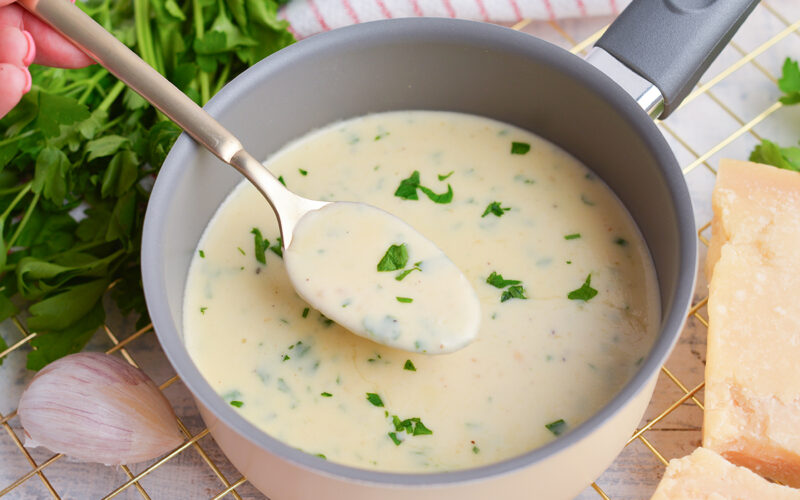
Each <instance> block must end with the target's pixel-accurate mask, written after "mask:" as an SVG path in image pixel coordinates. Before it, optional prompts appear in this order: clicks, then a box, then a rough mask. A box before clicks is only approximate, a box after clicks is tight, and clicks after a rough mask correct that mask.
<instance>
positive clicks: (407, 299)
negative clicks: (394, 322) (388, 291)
mask: <svg viewBox="0 0 800 500" xmlns="http://www.w3.org/2000/svg"><path fill="white" fill-rule="evenodd" d="M395 298H396V299H397V302H402V303H403V304H410V303H412V302H414V299H412V298H410V297H395Z"/></svg>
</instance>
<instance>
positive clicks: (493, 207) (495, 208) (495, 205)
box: [481, 201, 511, 218]
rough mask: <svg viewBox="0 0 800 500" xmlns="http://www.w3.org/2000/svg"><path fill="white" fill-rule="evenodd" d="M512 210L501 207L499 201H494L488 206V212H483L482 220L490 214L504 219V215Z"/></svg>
mask: <svg viewBox="0 0 800 500" xmlns="http://www.w3.org/2000/svg"><path fill="white" fill-rule="evenodd" d="M509 210H511V208H510V207H501V206H500V202H499V201H493V202H491V203H489V205H487V206H486V210H484V211H483V215H481V218H483V217H486V216H487V215H489V214H494V215H496V216H498V217H502V216H503V214H504V213H506V212H508V211H509Z"/></svg>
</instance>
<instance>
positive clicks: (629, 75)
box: [586, 47, 664, 118]
mask: <svg viewBox="0 0 800 500" xmlns="http://www.w3.org/2000/svg"><path fill="white" fill-rule="evenodd" d="M586 62H588V63H589V64H591V65H592V66H594V67H595V68H597V69H599V70H600V71H602V72H603V73H605V74H606V75H607V76H609V77H610V78H611V79H612V80H614V81H615V82H616V83H617V85H619V86H620V87H622V88H623V89H624V90H625V92H627V93H628V94H629V95H630V96H631V97H633V99H634V100H635V101H636V104H638V105H639V106H641V108H642V109H643V110H645V112H646V113H647V114H648V115H650V116H651V117H652V118H658V116H659V115H661V113H662V112H663V111H664V96H663V95H661V91H660V90H659V89H658V87H656V86H655V85H654V84H653V83H651V82H649V81H647V80H646V79H645V78H642V77H641V76H639V75H638V74H637V73H636V72H635V71H633V70H632V69H630V68H629V67H627V66H625V65H624V64H622V63H621V62H619V60H617V59H616V58H615V57H614V56H612V55H611V54H609V53H608V52H606V51H605V50H603V49H601V48H600V47H593V48H592V50H591V51H590V52H589V55H587V56H586Z"/></svg>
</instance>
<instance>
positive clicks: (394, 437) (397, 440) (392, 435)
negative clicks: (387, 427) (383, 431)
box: [389, 432, 403, 446]
mask: <svg viewBox="0 0 800 500" xmlns="http://www.w3.org/2000/svg"><path fill="white" fill-rule="evenodd" d="M389 437H390V438H391V439H392V441H393V442H394V444H395V445H397V446H400V444H401V443H402V442H403V441H402V440H401V439H400V438H398V437H397V433H396V432H390V433H389Z"/></svg>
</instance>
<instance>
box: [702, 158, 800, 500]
mask: <svg viewBox="0 0 800 500" xmlns="http://www.w3.org/2000/svg"><path fill="white" fill-rule="evenodd" d="M712 203H713V207H714V221H713V225H712V237H711V246H710V249H709V255H708V261H707V268H706V271H707V273H708V275H709V277H710V284H709V292H710V293H709V300H708V316H709V330H708V351H707V362H706V388H705V407H706V408H705V417H704V422H703V446H705V447H707V448H710V449H712V450H714V451H716V452H718V453H720V454H721V455H722V456H723V457H725V458H726V459H728V460H729V461H731V462H732V463H734V464H737V465H742V466H745V467H748V468H749V469H751V470H753V471H755V472H757V473H759V474H761V475H762V476H764V477H767V478H769V479H773V480H776V481H778V482H780V483H783V484H787V485H791V486H795V487H800V298H798V293H800V174H798V173H796V172H790V171H786V170H779V169H777V168H773V167H770V166H766V165H759V164H756V163H748V162H742V161H732V160H723V161H722V163H721V165H720V168H719V171H718V173H717V183H716V186H715V188H714V194H713V198H712ZM761 498H766V497H761ZM793 498H794V497H793Z"/></svg>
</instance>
